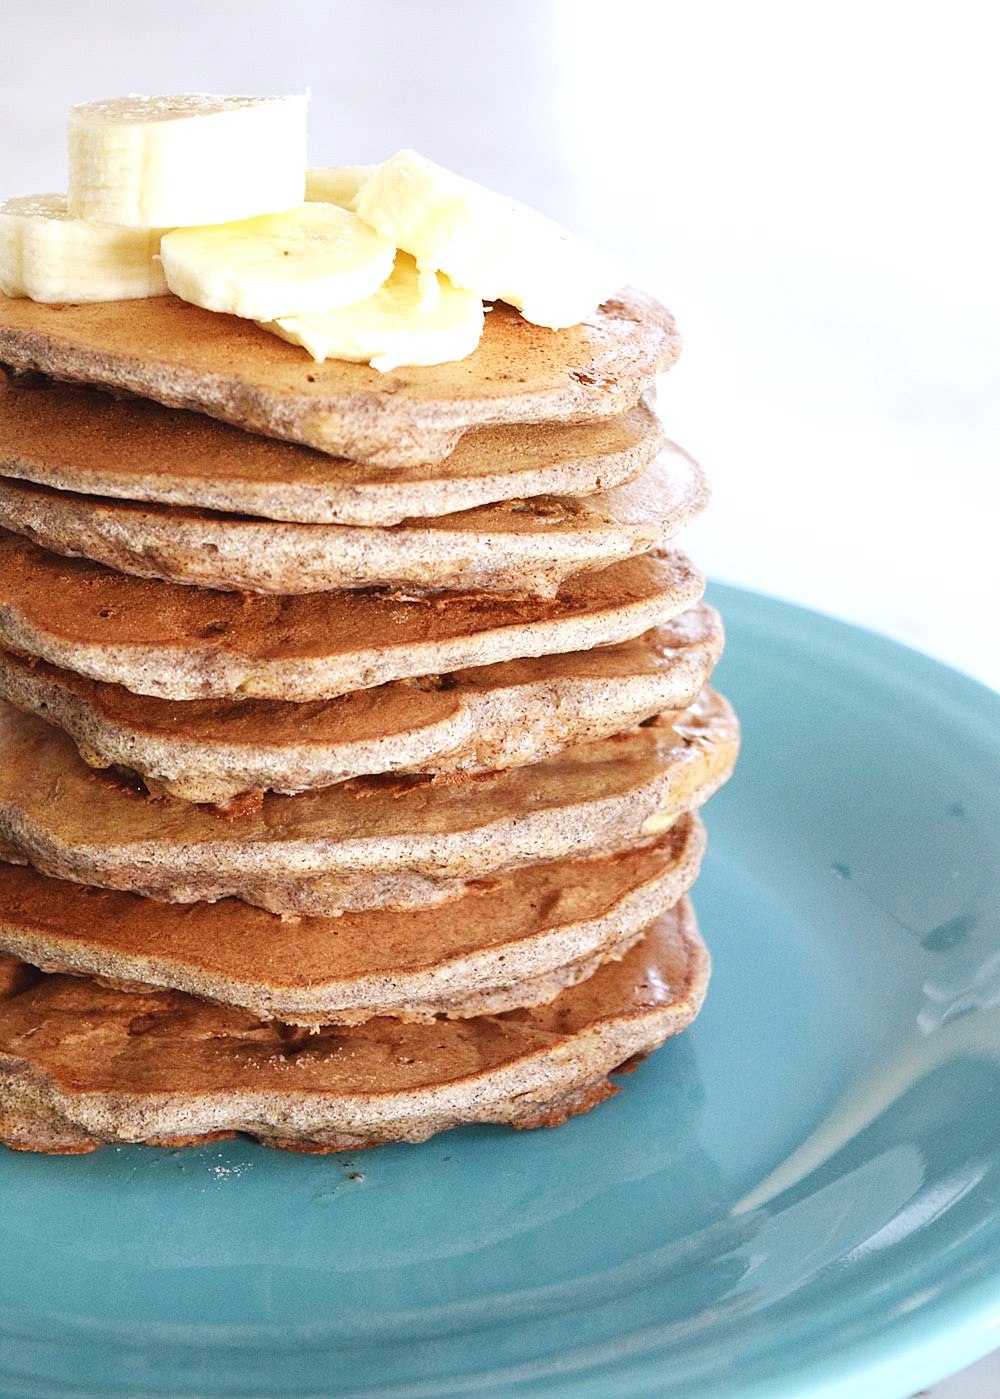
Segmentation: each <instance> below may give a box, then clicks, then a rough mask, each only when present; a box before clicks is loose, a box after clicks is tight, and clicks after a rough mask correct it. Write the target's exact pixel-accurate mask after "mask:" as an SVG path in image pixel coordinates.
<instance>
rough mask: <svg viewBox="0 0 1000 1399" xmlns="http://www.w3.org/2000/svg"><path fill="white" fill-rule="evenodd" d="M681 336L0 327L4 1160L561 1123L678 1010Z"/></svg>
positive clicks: (698, 798) (711, 732) (13, 308)
mask: <svg viewBox="0 0 1000 1399" xmlns="http://www.w3.org/2000/svg"><path fill="white" fill-rule="evenodd" d="M678 348H679V341H678V339H677V335H676V332H675V329H674V326H673V322H672V320H671V318H670V316H669V314H668V313H667V312H665V311H664V310H663V308H662V307H660V306H658V305H657V304H656V303H655V302H653V301H651V300H649V299H648V298H646V297H643V296H641V295H639V294H637V293H631V292H630V293H626V294H623V295H622V296H621V297H620V298H619V299H616V300H613V301H611V302H608V303H606V304H605V305H604V306H603V307H602V308H601V309H600V310H599V311H598V312H596V313H595V315H594V316H593V317H592V318H590V319H589V320H588V321H587V322H585V323H584V324H582V325H580V326H576V327H574V328H572V329H569V330H563V331H557V332H552V331H549V330H544V329H540V328H538V327H536V326H533V325H530V324H529V323H528V322H526V321H524V320H523V319H522V318H521V317H520V316H519V315H518V314H517V313H516V312H514V311H513V310H511V309H510V308H507V307H505V306H502V305H497V306H495V307H494V308H493V309H492V310H491V311H490V314H489V315H488V317H487V327H486V333H485V335H484V337H483V340H482V343H481V345H480V347H479V349H478V350H477V351H476V352H475V353H474V354H473V355H471V356H470V357H469V358H467V359H465V360H462V361H460V362H457V363H451V364H445V365H440V366H438V367H435V368H423V369H402V370H396V371H393V372H392V373H389V374H386V375H379V374H378V373H376V372H375V371H374V370H372V369H370V368H368V367H367V366H363V365H355V364H348V363H345V362H342V361H327V362H325V363H322V364H314V363H312V362H311V361H310V360H309V359H308V358H307V357H306V356H305V355H304V354H303V353H302V351H301V350H298V349H296V348H294V347H292V346H290V345H287V344H286V343H284V342H283V341H280V340H278V339H276V338H274V337H273V336H269V335H267V334H266V333H265V332H263V331H261V330H258V329H257V328H256V327H255V326H254V325H252V324H250V323H248V322H241V321H237V320H235V319H233V318H230V317H227V316H223V315H217V314H213V313H211V312H206V311H202V310H200V309H197V308H195V307H192V306H190V305H186V304H185V303H183V302H181V301H178V300H175V299H174V298H172V297H163V298H159V299H153V300H147V301H135V302H117V303H97V304H91V305H80V306H45V305H40V304H35V303H33V302H30V301H25V300H7V299H2V300H0V361H2V362H3V364H4V365H6V366H7V373H6V374H5V375H4V376H3V378H2V379H0V477H2V479H0V526H2V529H0V648H2V653H0V698H2V703H0V855H2V857H3V859H4V860H5V861H6V863H4V864H2V865H0V1140H3V1141H5V1142H6V1143H7V1144H8V1145H10V1146H14V1147H18V1148H22V1149H34V1150H43V1151H55V1152H76V1151H88V1150H90V1149H92V1148H93V1147H95V1146H96V1145H98V1144H100V1143H101V1142H112V1141H113V1142H122V1141H141V1142H149V1143H154V1144H161V1145H163V1144H170V1145H177V1144H181V1143H187V1142H194V1141H198V1140H203V1139H207V1138H209V1137H213V1136H220V1135H226V1134H231V1133H233V1132H243V1133H248V1134H250V1135H251V1136H253V1137H255V1138H257V1139H259V1140H260V1141H262V1142H265V1143H267V1144H268V1145H273V1146H281V1147H288V1148H293V1149H297V1150H308V1151H329V1150H340V1149H345V1148H354V1147H358V1146H362V1145H369V1144H376V1143H380V1142H385V1141H391V1140H409V1141H419V1140H422V1139H423V1138H425V1137H427V1136H429V1135H430V1134H431V1133H433V1132H436V1131H439V1130H441V1129H443V1128H446V1127H450V1126H453V1125H455V1124H457V1123H460V1122H473V1121H475V1122H505V1123H510V1124H512V1125H514V1126H518V1127H528V1126H536V1125H540V1124H553V1123H557V1122H560V1121H563V1120H564V1119H565V1118H566V1116H567V1115H569V1114H571V1113H574V1112H578V1111H582V1110H584V1109H585V1108H587V1107H590V1106H591V1105H593V1104H594V1103H596V1102H598V1101H600V1100H601V1099H602V1098H604V1097H606V1096H607V1095H608V1094H609V1093H611V1092H613V1091H614V1089H613V1088H612V1086H611V1085H610V1083H609V1079H608V1075H609V1074H610V1073H611V1072H613V1071H614V1070H615V1069H617V1068H619V1067H621V1066H622V1065H623V1064H625V1063H627V1061H629V1060H631V1059H632V1058H634V1057H635V1056H636V1055H641V1054H644V1053H646V1052H648V1051H649V1050H650V1049H652V1048H654V1047H655V1046H656V1045H658V1044H660V1043H661V1042H662V1041H663V1040H664V1039H666V1038H667V1037H668V1036H669V1035H671V1034H673V1033H675V1032H676V1031H678V1030H680V1029H683V1028H684V1026H685V1025H686V1024H688V1023H689V1022H690V1020H691V1019H692V1018H693V1016H694V1015H695V1014H696V1013H697V1010H698V1008H699V1006H700V1003H701V999H702V997H703V995H704V991H705V985H706V981H707V976H708V957H707V953H706V951H705V948H704V946H703V944H702V942H701V940H700V938H699V935H698V931H697V927H696V925H695V921H694V917H693V914H692V911H691V908H690V905H689V904H688V902H687V900H686V898H685V894H686V891H687V890H688V888H689V887H690V885H691V883H692V882H693V880H694V878H695V876H696V874H697V870H698V865H699V861H700V858H701V855H702V852H703V848H704V832H703V828H702V826H701V823H700V821H699V818H698V816H697V814H696V812H697V808H698V807H700V805H701V804H702V803H703V802H704V801H705V799H706V798H707V797H708V796H709V795H710V794H711V793H712V792H713V791H714V790H715V789H716V788H717V787H718V786H719V785H720V784H721V783H722V782H723V781H724V780H725V779H726V777H727V776H728V774H729V772H730V770H731V767H732V763H733V760H734V757H735V752H736V747H737V728H736V722H735V719H734V717H733V715H732V712H731V711H730V709H729V707H728V706H727V704H726V702H725V701H724V700H723V699H722V698H721V697H719V696H718V695H717V694H715V693H713V692H712V691H711V690H710V689H708V688H706V686H707V682H708V679H709V676H710V673H711V670H712V668H713V666H714V664H715V662H716V661H717V659H718V657H719V654H720V651H721V646H722V631H721V626H720V622H719V619H718V617H717V616H716V614H715V613H714V612H713V611H712V609H711V608H709V607H707V606H706V605H705V604H704V603H702V602H701V601H700V600H699V599H700V597H701V593H702V587H703V579H702V577H701V575H700V574H699V573H698V571H697V570H696V569H695V568H694V567H693V566H692V564H691V563H690V562H689V561H688V560H687V558H685V556H684V555H683V554H682V553H680V552H679V551H678V550H677V549H676V548H675V547H674V546H673V545H672V543H670V542H669V541H670V540H671V539H672V537H673V535H674V534H675V533H676V532H677V531H678V530H679V529H680V528H681V527H682V526H683V525H684V524H685V523H686V522H687V521H688V520H689V519H690V518H691V517H692V516H693V515H694V514H695V513H697V511H699V510H700V509H701V508H702V506H703V505H704V503H705V498H706V489H705V484H704V481H703V478H702V476H701V473H700V471H699V469H698V467H697V466H696V465H695V463H694V462H692V461H691V459H690V458H689V457H687V456H686V455H685V453H684V452H682V451H681V450H680V449H679V448H677V447H675V446H673V445H672V444H670V443H669V442H667V441H665V439H664V437H663V434H662V431H661V428H660V425H659V423H658V421H657V419H656V417H655V415H654V414H653V412H652V409H651V407H650V401H651V390H652V381H653V379H654V376H655V375H656V374H657V373H659V372H660V371H661V370H663V369H665V368H667V367H668V366H669V364H670V363H671V362H672V361H673V359H674V358H675V357H676V354H677V352H678Z"/></svg>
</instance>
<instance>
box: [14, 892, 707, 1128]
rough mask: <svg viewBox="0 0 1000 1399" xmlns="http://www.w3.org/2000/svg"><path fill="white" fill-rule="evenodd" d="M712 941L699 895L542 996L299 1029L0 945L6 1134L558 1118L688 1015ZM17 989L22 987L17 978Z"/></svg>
mask: <svg viewBox="0 0 1000 1399" xmlns="http://www.w3.org/2000/svg"><path fill="white" fill-rule="evenodd" d="M709 965H710V964H709V958H708V953H707V950H706V949H705V946H704V943H703V942H702V941H701V938H700V936H699V933H698V929H697V925H696V923H695V919H694V914H693V912H692V909H691V906H690V904H689V903H688V902H687V900H682V902H681V903H679V904H678V905H677V907H676V908H675V909H673V910H672V911H671V912H670V913H668V914H665V915H664V916H663V917H662V918H660V919H659V920H658V921H657V922H656V923H654V924H653V925H652V926H651V927H650V928H649V930H648V931H647V933H646V934H645V936H644V937H643V938H642V939H641V941H639V942H638V943H636V945H635V946H634V947H633V948H632V949H631V950H630V951H629V952H628V953H627V954H626V956H625V957H624V958H623V959H622V960H621V961H620V962H609V963H606V964H605V965H604V966H602V967H601V968H599V970H598V971H597V972H596V973H595V974H594V975H593V976H592V977H590V978H589V980H587V981H584V982H582V983H580V984H579V985H577V986H574V987H571V988H570V989H569V990H567V991H564V992H563V993H562V994H561V995H559V996H558V997H557V998H556V999H555V1000H554V1001H552V1002H550V1003H549V1004H548V1005H545V1006H539V1007H536V1008H534V1009H532V1010H516V1011H509V1012H507V1013H506V1014H504V1015H484V1016H479V1017H476V1018H475V1019H471V1020H461V1021H460V1020H447V1021H439V1022H432V1023H430V1024H401V1023H400V1022H398V1021H395V1020H387V1019H376V1020H369V1021H366V1022H365V1023H364V1024H363V1025H356V1026H347V1027H345V1026H336V1027H330V1028H326V1029H323V1030H320V1031H319V1032H318V1033H314V1034H309V1033H307V1032H294V1031H293V1032H289V1031H288V1030H287V1028H285V1027H283V1026H281V1025H280V1024H277V1023H275V1022H262V1021H260V1020H258V1019H256V1018H255V1017H253V1016H251V1015H249V1014H247V1013H246V1012H245V1011H241V1010H235V1009H230V1008H223V1007H220V1006H216V1005H210V1004H208V1003H207V1002H204V1001H200V1000H196V999H195V998H194V997H192V996H188V995H185V994H184V993H182V992H176V991H160V992H153V993H129V992H125V991H119V990H112V989H109V988H107V987H102V986H100V985H98V984H96V983H94V982H92V981H88V980H84V979H80V978H76V977H67V976H59V975H46V974H44V973H35V974H34V976H32V973H30V972H25V971H24V969H23V964H21V963H18V962H14V961H12V960H11V959H7V961H6V962H4V961H3V959H0V1141H2V1142H4V1143H5V1144H6V1145H8V1146H10V1147H13V1148H15V1149H17V1150H22V1151H45V1152H67V1153H74V1152H85V1151H91V1150H93V1149H94V1148H95V1147H97V1146H99V1145H101V1144H102V1143H106V1142H107V1143H122V1142H144V1143H147V1144H149V1145H153V1146H178V1145H187V1144H194V1143H196V1142H199V1141H203V1140H208V1139H212V1138H214V1137H219V1136H229V1135H233V1134H236V1133H244V1134H246V1135H248V1136H250V1137H253V1138H256V1139H257V1140H258V1141H260V1142H261V1143H263V1144H264V1145H266V1146H275V1147H283V1148H286V1149H290V1150H295V1151H316V1152H327V1151H346V1150H356V1149H359V1148H361V1147H367V1146H376V1145H381V1144H383V1143H386V1142H392V1141H409V1142H419V1141H424V1140H426V1139H427V1138H428V1137H430V1136H432V1135H433V1134H434V1133H436V1132H440V1131H444V1130H446V1129H448V1128H451V1127H456V1126H459V1125H460V1124H463V1123H474V1122H475V1123H507V1124H509V1125H510V1126H512V1127H542V1126H555V1125H558V1124H559V1123H561V1122H564V1121H565V1120H566V1118H567V1117H570V1116H572V1115H573V1114H575V1113H578V1112H584V1111H586V1110H587V1109H588V1108H590V1107H593V1106H594V1105H595V1104H597V1103H598V1102H600V1101H601V1100H602V1099H603V1098H606V1097H608V1096H610V1095H611V1094H612V1093H614V1092H615V1091H616V1089H615V1087H614V1085H612V1084H611V1083H610V1082H609V1081H608V1075H609V1074H611V1073H613V1072H614V1070H615V1069H617V1068H620V1067H621V1066H622V1065H623V1064H625V1063H626V1061H627V1060H629V1059H631V1058H633V1057H634V1056H636V1055H642V1054H647V1053H649V1051H650V1050H652V1049H655V1048H656V1047H657V1046H658V1045H660V1044H662V1043H663V1041H664V1040H666V1039H668V1038H669V1037H670V1036H671V1035H674V1034H677V1033H678V1032H679V1031H681V1030H683V1029H685V1028H686V1027H687V1026H688V1025H689V1024H690V1023H691V1021H692V1020H693V1019H694V1017H695V1015H696V1014H697V1013H698V1010H699V1009H700V1007H701V1003H702V1000H703V999H704V995H705V988H706V985H707V982H708V975H709ZM5 987H6V988H7V989H6V990H5V989H4V988H5Z"/></svg>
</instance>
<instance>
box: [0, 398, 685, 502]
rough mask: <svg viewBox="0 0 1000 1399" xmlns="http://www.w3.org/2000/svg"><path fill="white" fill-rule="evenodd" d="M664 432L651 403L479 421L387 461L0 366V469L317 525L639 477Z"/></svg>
mask: <svg viewBox="0 0 1000 1399" xmlns="http://www.w3.org/2000/svg"><path fill="white" fill-rule="evenodd" d="M662 444H663V431H662V429H661V427H660V424H659V422H658V421H657V419H656V417H655V416H654V414H653V412H652V410H651V409H650V408H649V407H648V406H647V405H646V404H645V403H639V404H636V406H635V407H634V408H631V409H629V410H628V411H627V412H625V413H623V414H620V415H619V416H617V417H613V418H604V419H599V420H596V421H594V422H590V423H576V424H572V423H566V424H563V423H538V424H513V425H510V426H502V425H501V426H498V427H489V428H473V429H471V430H470V431H469V432H467V433H465V434H464V435H463V436H462V437H461V438H460V439H459V442H458V445H457V446H456V448H455V450H454V452H453V453H452V454H451V456H449V457H445V458H444V460H443V461H442V462H440V463H439V464H437V465H421V466H412V467H405V468H404V467H400V468H397V469H396V470H392V471H385V470H381V469H379V468H377V467H370V466H363V465H362V464H361V463H360V462H352V461H345V460H344V459H343V458H340V457H331V456H328V455H327V454H326V453H325V452H317V451H314V450H312V449H311V448H309V447H300V446H296V445H295V444H293V443H289V442H277V441H275V440H274V439H273V438H268V437H259V436H257V435H256V434H253V433H249V432H241V431H240V430H239V429H238V428H233V427H229V426H228V425H227V424H225V423H220V422H217V421H215V420H214V419H212V418H206V417H205V416H204V415H203V414H201V413H185V412H183V411H181V410H179V409H171V408H163V407H161V405H160V404H158V403H150V402H148V401H147V400H145V399H139V398H127V399H122V398H121V397H120V396H115V395H113V394H110V393H104V392H101V391H99V390H97V389H90V388H83V387H81V386H80V385H76V384H58V383H55V382H53V381H52V380H51V379H44V378H42V377H41V376H39V375H37V374H30V373H29V374H19V375H12V376H10V377H7V376H5V375H3V374H0V475H4V476H14V477H18V478H19V479H21V480H25V481H34V482H36V484H38V485H41V486H53V487H55V488H56V489H57V490H63V491H80V492H82V493H83V494H85V495H99V496H112V497H117V498H121V499H125V500H147V501H156V502H159V503H160V504H162V505H181V506H194V507H196V508H201V509H206V510H222V511H231V512H234V513H236V514H242V515H257V516H260V517H262V518H264V519H272V520H292V521H299V522H300V523H303V524H317V525H362V526H372V525H397V524H399V523H400V521H402V520H406V519H415V518H427V517H433V516H439V515H448V514H452V513H454V512H455V511H458V510H469V509H472V508H473V507H474V506H478V505H489V504H492V503H493V502H494V501H498V500H514V499H525V498H528V497H531V496H538V495H591V494H592V493H593V492H595V491H600V490H608V489H610V488H611V487H612V486H621V485H623V484H624V483H625V482H626V481H631V480H634V478H635V477H636V476H638V475H639V474H640V472H641V471H642V470H643V468H644V467H646V466H648V465H649V463H650V462H651V461H652V460H653V458H654V457H655V456H656V454H657V452H658V451H659V450H660V447H661V446H662Z"/></svg>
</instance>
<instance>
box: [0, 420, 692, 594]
mask: <svg viewBox="0 0 1000 1399" xmlns="http://www.w3.org/2000/svg"><path fill="white" fill-rule="evenodd" d="M707 501H708V487H707V485H706V482H705V478H704V476H703V474H702V472H701V470H700V468H699V467H698V465H697V464H696V463H695V462H694V461H692V459H691V458H690V457H689V456H688V455H687V453H685V452H682V451H681V449H680V448H679V447H676V446H674V445H673V444H672V443H671V444H668V445H667V447H666V448H665V449H664V451H663V452H662V453H661V454H660V456H659V457H657V459H656V460H655V461H654V462H652V463H651V464H650V465H649V466H648V467H647V468H646V469H645V471H644V472H643V473H642V475H641V476H639V477H638V478H637V479H636V480H634V481H631V482H629V483H628V484H626V485H624V486H616V487H614V488H613V489H612V490H610V491H603V492H601V493H599V494H597V495H592V496H585V497H579V496H539V497H535V498H533V499H530V500H511V501H504V502H501V503H498V504H494V505H482V506H478V507H476V508H475V509H473V510H464V511H461V512H459V513H458V514H455V515H445V516H442V517H441V518H439V519H430V520H412V521H406V522H404V523H403V524H399V525H394V526H392V527H391V528H389V529H382V528H373V527H355V526H351V525H312V524H309V525H302V524H289V523H287V522H278V521H274V520H258V519H250V518H248V517H246V516H244V515H228V514H227V515H224V514H219V513H217V512H215V511H208V510H192V509H184V508H182V507H180V506H172V505H154V504H149V503H148V502H145V503H140V502H131V501H124V500H112V499H108V498H106V497H103V496H88V495H80V494H79V493H76V492H70V491H57V490H53V489H52V488H51V487H48V486H38V485H34V484H32V483H29V482H25V481H20V480H16V479H14V478H10V477H2V476H0V527H3V528H6V529H9V530H13V531H16V532H17V533H18V534H22V535H25V536H26V537H27V538H28V539H31V540H33V541H34V542H35V543H36V544H40V545H42V546H43V547H44V548H46V549H52V550H55V551H56V552H57V553H60V554H69V555H82V556H83V557H85V558H89V559H95V560H97V561H98V562H100V563H103V564H106V565H107V566H108V567H110V568H115V569H119V570H121V571H123V572H125V573H129V574H136V575H138V576H140V577H144V578H161V579H165V580H167V581H168V582H176V583H187V584H193V585H198V586H200V587H205V588H219V589H225V590H228V591H234V592H241V591H250V592H263V593H278V594H283V595H284V594H289V593H319V592H329V591H331V590H333V589H338V588H347V589H352V588H371V587H391V588H416V589H435V590H439V589H448V590H459V589H465V590H470V589H478V590H480V591H483V592H499V593H520V594H528V595H532V596H538V597H552V596H553V595H554V594H555V592H556V591H557V590H558V588H559V585H560V584H561V583H563V582H564V581H565V579H566V578H568V577H569V576H570V575H571V574H574V573H579V572H580V571H581V570H583V569H599V568H606V567H607V566H608V565H609V564H612V563H615V562H617V561H618V560H620V559H625V558H631V557H632V556H634V555H636V554H642V553H645V552H646V551H647V550H649V549H650V548H652V547H653V546H654V545H657V544H662V543H665V542H666V541H667V540H668V539H671V538H672V537H673V536H674V535H675V534H676V533H677V532H678V531H679V530H680V529H683V527H684V526H685V525H687V524H689V523H690V521H691V520H692V519H693V518H694V517H695V516H696V515H697V514H699V512H700V511H701V510H703V509H704V507H705V505H706V504H707Z"/></svg>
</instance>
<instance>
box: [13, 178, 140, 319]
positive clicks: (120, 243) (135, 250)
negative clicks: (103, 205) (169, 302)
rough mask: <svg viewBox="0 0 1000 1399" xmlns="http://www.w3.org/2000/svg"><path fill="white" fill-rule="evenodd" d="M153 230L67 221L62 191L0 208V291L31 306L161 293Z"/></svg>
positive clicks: (21, 198)
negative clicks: (24, 298)
mask: <svg viewBox="0 0 1000 1399" xmlns="http://www.w3.org/2000/svg"><path fill="white" fill-rule="evenodd" d="M160 235H161V230H160V229H150V228H116V227H114V226H113V225H111V224H101V223H90V222H88V221H86V220H84V219H74V218H70V215H69V213H68V211H67V208H66V196H65V195H64V194H27V195H20V196H19V197H18V198H16V199H8V200H7V202H6V203H5V204H0V291H2V292H3V294H4V295H5V296H29V297H30V298H31V299H32V301H48V302H60V301H67V302H80V301H126V300H129V299H131V298H134V297H139V296H162V295H163V294H164V293H165V292H166V290H167V283H166V279H165V278H164V275H163V268H162V267H161V265H160V262H159V260H158V259H157V257H156V254H157V253H158V252H159V250H160Z"/></svg>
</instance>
